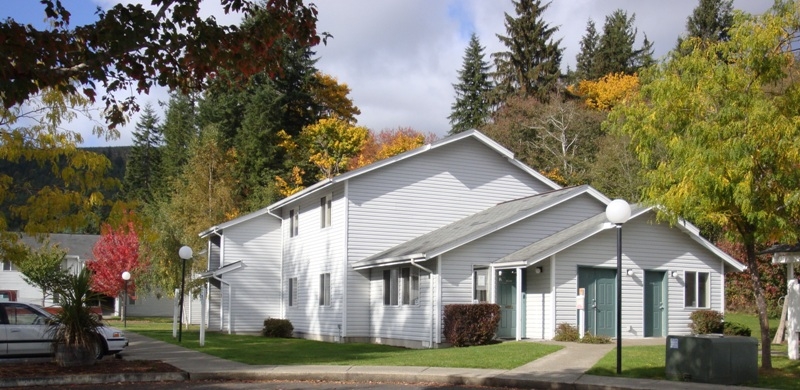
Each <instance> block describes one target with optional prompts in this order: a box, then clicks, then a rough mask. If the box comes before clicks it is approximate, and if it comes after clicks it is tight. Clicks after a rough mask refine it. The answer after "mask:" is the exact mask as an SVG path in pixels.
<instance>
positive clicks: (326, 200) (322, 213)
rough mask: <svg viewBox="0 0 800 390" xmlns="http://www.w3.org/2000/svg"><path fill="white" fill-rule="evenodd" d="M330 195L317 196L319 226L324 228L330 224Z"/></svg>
mask: <svg viewBox="0 0 800 390" xmlns="http://www.w3.org/2000/svg"><path fill="white" fill-rule="evenodd" d="M332 198H333V197H332V196H331V195H327V196H323V197H322V198H319V227H320V228H323V229H324V228H326V227H328V226H331V202H332V200H333V199H332Z"/></svg>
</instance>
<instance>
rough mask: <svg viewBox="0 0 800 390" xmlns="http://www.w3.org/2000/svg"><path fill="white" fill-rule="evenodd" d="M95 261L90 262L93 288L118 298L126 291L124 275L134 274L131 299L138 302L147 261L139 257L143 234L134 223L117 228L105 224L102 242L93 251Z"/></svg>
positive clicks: (132, 275) (102, 231) (129, 284)
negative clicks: (138, 280)
mask: <svg viewBox="0 0 800 390" xmlns="http://www.w3.org/2000/svg"><path fill="white" fill-rule="evenodd" d="M92 254H93V255H94V259H93V260H91V261H88V262H86V267H88V268H89V269H90V270H91V271H92V272H93V273H94V278H93V279H92V289H93V290H94V291H96V292H99V293H102V294H105V295H108V296H111V297H118V296H119V295H120V294H121V293H122V292H123V291H125V281H124V280H123V279H122V273H123V272H125V271H128V272H130V274H131V279H130V281H129V282H128V291H127V293H128V296H130V297H132V298H134V299H135V293H136V277H137V276H138V275H140V274H141V273H142V272H144V271H145V270H146V268H147V262H146V261H144V260H143V259H140V258H139V235H138V234H137V233H136V228H135V227H134V224H133V222H131V221H128V222H127V223H123V224H120V226H119V227H116V228H115V227H113V226H111V225H109V224H104V225H103V226H102V228H101V235H100V239H99V240H98V241H97V243H96V244H95V245H94V248H92Z"/></svg>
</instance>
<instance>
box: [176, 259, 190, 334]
mask: <svg viewBox="0 0 800 390" xmlns="http://www.w3.org/2000/svg"><path fill="white" fill-rule="evenodd" d="M178 256H180V257H181V259H183V260H182V261H181V299H180V307H181V311H180V312H179V314H178V342H179V343H180V342H181V336H182V333H183V332H182V331H183V295H184V293H183V288H184V285H185V280H186V261H187V260H189V259H191V258H192V248H189V247H188V246H186V245H184V246H182V247H181V249H180V250H178Z"/></svg>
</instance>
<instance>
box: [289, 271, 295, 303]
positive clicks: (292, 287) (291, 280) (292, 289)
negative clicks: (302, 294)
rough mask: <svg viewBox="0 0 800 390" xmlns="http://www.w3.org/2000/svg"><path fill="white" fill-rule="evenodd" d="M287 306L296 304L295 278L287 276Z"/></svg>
mask: <svg viewBox="0 0 800 390" xmlns="http://www.w3.org/2000/svg"><path fill="white" fill-rule="evenodd" d="M289 306H297V278H289Z"/></svg>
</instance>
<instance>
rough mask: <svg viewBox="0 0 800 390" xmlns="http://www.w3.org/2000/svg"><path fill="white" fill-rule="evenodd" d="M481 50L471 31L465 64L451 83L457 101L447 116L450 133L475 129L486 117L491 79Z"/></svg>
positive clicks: (484, 121)
mask: <svg viewBox="0 0 800 390" xmlns="http://www.w3.org/2000/svg"><path fill="white" fill-rule="evenodd" d="M483 49H484V48H483V47H482V46H481V43H480V41H479V40H478V36H477V35H475V33H473V34H472V37H471V38H470V40H469V45H468V46H467V49H466V51H465V53H464V65H463V66H462V68H461V70H459V71H458V81H459V82H458V84H453V88H455V90H456V101H455V103H453V105H452V106H451V109H452V113H451V114H450V116H449V117H448V119H450V124H451V125H452V128H451V129H450V135H453V134H457V133H460V132H462V131H466V130H469V129H477V128H479V127H481V126H482V125H483V124H484V123H486V120H487V119H488V118H489V115H490V111H491V106H490V103H489V92H490V91H491V90H492V82H491V80H489V64H488V63H487V62H486V61H485V60H484V56H483Z"/></svg>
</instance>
